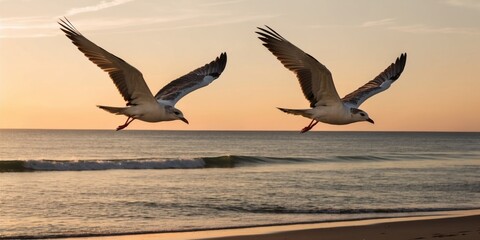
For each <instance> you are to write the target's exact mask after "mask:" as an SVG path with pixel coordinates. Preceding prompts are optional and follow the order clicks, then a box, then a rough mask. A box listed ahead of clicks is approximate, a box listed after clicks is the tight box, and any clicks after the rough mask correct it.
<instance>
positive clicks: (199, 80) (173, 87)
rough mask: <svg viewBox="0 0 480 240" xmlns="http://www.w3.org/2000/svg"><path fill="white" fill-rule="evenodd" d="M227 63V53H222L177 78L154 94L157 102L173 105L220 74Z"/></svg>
mask: <svg viewBox="0 0 480 240" xmlns="http://www.w3.org/2000/svg"><path fill="white" fill-rule="evenodd" d="M226 65H227V54H226V53H222V54H220V56H219V57H217V58H216V59H215V60H213V61H212V62H210V63H208V64H205V66H203V67H199V68H197V69H195V70H193V71H191V72H190V73H188V74H186V75H184V76H182V77H180V78H177V79H175V80H173V81H171V82H170V83H169V84H167V85H166V86H165V87H163V88H162V89H160V91H158V93H157V94H156V95H155V98H156V99H157V101H158V102H160V103H163V104H166V105H170V106H174V105H175V104H176V103H177V102H178V100H180V99H181V98H182V97H184V96H185V95H187V94H189V93H191V92H192V91H194V90H196V89H199V88H201V87H205V86H207V85H208V84H210V83H211V82H213V80H215V79H217V78H218V77H219V76H220V74H222V72H223V70H224V69H225V66H226Z"/></svg>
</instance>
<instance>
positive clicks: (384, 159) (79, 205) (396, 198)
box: [0, 130, 480, 239]
mask: <svg viewBox="0 0 480 240" xmlns="http://www.w3.org/2000/svg"><path fill="white" fill-rule="evenodd" d="M479 208H480V133H441V132H432V133H428V132H308V133H306V134H300V133H298V132H259V131H257V132H245V131H133V130H129V131H119V132H115V131H110V130H0V238H15V239H17V238H55V237H73V236H101V235H117V234H132V233H156V232H172V231H173V232H175V231H188V230H201V229H223V228H235V227H243V226H264V225H276V224H293V223H312V222H325V221H338V220H350V219H365V218H379V217H395V216H409V215H421V214H434V213H435V212H437V211H448V210H465V209H479Z"/></svg>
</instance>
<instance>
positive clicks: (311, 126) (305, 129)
mask: <svg viewBox="0 0 480 240" xmlns="http://www.w3.org/2000/svg"><path fill="white" fill-rule="evenodd" d="M314 121H315V119H313V120H312V121H311V122H310V124H308V126H306V127H304V128H303V129H302V131H300V132H301V133H306V132H308V131H309V130H310V129H312V128H313V127H314V126H315V125H317V123H318V121H315V123H313V122H314Z"/></svg>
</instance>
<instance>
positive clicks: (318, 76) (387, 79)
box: [256, 26, 407, 133]
mask: <svg viewBox="0 0 480 240" xmlns="http://www.w3.org/2000/svg"><path fill="white" fill-rule="evenodd" d="M265 27H266V28H267V29H265V28H261V27H258V29H259V30H260V31H257V32H256V33H257V34H259V35H260V36H259V37H258V38H259V39H260V40H262V41H263V45H264V46H265V47H266V48H267V49H268V50H270V52H272V53H273V55H275V56H276V57H277V59H278V60H280V62H281V63H282V64H283V65H284V66H285V67H286V68H288V69H289V70H290V71H292V72H294V73H295V74H296V75H297V78H298V81H299V83H300V86H301V88H302V91H303V94H304V95H305V98H306V99H307V100H308V101H310V107H311V108H310V109H287V108H278V109H279V110H281V111H283V112H285V113H288V114H293V115H301V116H303V117H306V118H309V119H312V121H311V122H310V124H309V125H308V126H306V127H304V128H303V129H302V130H301V133H305V132H307V131H309V130H310V129H312V128H313V127H314V126H315V125H317V123H319V122H323V123H327V124H334V125H344V124H350V123H354V122H360V121H367V122H370V123H372V124H373V123H374V121H373V120H372V119H371V118H370V117H369V116H368V114H367V113H366V112H365V111H363V110H360V109H359V108H358V107H359V106H360V105H361V104H362V103H363V102H364V101H365V100H367V99H368V98H370V97H371V96H373V95H375V94H377V93H380V92H383V91H385V90H387V89H388V88H389V87H390V85H391V84H392V83H393V82H395V80H397V79H398V78H399V77H400V74H402V71H403V69H404V68H405V63H406V61H407V54H406V53H403V54H401V55H400V57H398V58H397V60H396V61H395V63H392V64H391V65H390V66H388V67H387V68H386V69H385V71H383V72H382V73H380V74H379V75H378V76H377V77H375V78H374V79H373V80H371V81H369V82H367V83H366V84H365V85H363V86H361V87H360V88H358V89H357V90H355V91H353V92H352V93H350V94H348V95H346V96H345V97H343V98H340V96H339V95H338V93H337V90H336V89H335V85H334V83H333V79H332V74H331V73H330V71H329V70H328V69H327V67H325V66H324V65H323V64H321V63H320V62H319V61H317V60H316V59H315V58H314V57H312V56H311V55H309V54H308V53H305V52H304V51H302V50H301V49H300V48H298V47H296V46H295V45H293V44H292V43H290V42H289V41H288V40H287V39H285V38H284V37H282V36H281V35H280V34H278V33H277V32H275V30H273V29H271V28H270V27H268V26H265Z"/></svg>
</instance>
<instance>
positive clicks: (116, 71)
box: [58, 18, 155, 105]
mask: <svg viewBox="0 0 480 240" xmlns="http://www.w3.org/2000/svg"><path fill="white" fill-rule="evenodd" d="M58 24H60V26H61V28H60V29H61V30H62V31H63V32H64V33H65V34H66V35H67V37H68V38H70V40H72V42H73V44H75V45H76V46H77V47H78V49H79V50H80V51H81V52H83V53H84V54H85V56H87V57H88V59H90V61H92V62H93V63H95V64H96V65H97V66H99V67H100V68H101V69H103V70H104V71H105V72H108V74H109V75H110V78H111V79H112V80H113V82H114V83H115V85H116V86H117V88H118V91H119V92H120V93H121V94H122V96H123V99H125V101H127V105H137V104H139V103H140V102H144V101H155V99H154V98H153V95H152V92H151V91H150V89H148V86H147V84H146V83H145V80H144V79H143V76H142V73H141V72H140V71H138V70H137V69H136V68H134V67H133V66H131V65H130V64H128V63H127V62H125V61H123V60H122V59H121V58H119V57H116V56H115V55H113V54H111V53H109V52H107V51H105V50H104V49H103V48H101V47H99V46H97V45H95V43H93V42H91V41H90V40H88V39H87V38H85V37H84V36H83V35H82V34H81V33H80V32H79V31H78V30H77V29H76V28H75V27H74V26H73V25H72V24H71V23H70V22H69V21H68V19H67V18H65V20H62V19H60V21H59V22H58Z"/></svg>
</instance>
